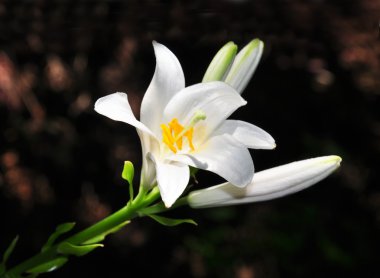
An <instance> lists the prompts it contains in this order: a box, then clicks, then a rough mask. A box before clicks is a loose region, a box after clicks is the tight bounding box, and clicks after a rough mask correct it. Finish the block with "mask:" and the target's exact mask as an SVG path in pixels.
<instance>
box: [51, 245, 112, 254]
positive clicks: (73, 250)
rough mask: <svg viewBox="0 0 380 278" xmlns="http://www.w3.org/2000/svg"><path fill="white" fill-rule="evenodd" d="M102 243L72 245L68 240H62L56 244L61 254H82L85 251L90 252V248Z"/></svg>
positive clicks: (85, 252) (92, 248)
mask: <svg viewBox="0 0 380 278" xmlns="http://www.w3.org/2000/svg"><path fill="white" fill-rule="evenodd" d="M103 246H104V245H103V244H89V245H82V246H79V245H73V244H71V243H68V242H63V243H61V244H60V245H58V248H57V251H58V252H59V253H61V254H65V255H74V256H78V257H79V256H83V255H86V254H87V253H90V252H91V251H92V250H94V249H96V248H98V247H103Z"/></svg>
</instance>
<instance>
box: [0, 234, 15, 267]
mask: <svg viewBox="0 0 380 278" xmlns="http://www.w3.org/2000/svg"><path fill="white" fill-rule="evenodd" d="M18 238H19V237H18V235H17V236H16V237H15V238H14V239H13V240H12V242H11V244H9V246H8V248H7V250H5V252H4V255H3V261H2V264H4V265H5V264H6V263H7V261H8V259H9V256H10V255H11V254H12V252H13V250H14V249H15V247H16V244H17V241H18Z"/></svg>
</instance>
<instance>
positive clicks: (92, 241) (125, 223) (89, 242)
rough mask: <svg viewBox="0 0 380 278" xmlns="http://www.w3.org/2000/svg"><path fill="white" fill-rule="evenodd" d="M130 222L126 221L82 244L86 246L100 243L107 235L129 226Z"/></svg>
mask: <svg viewBox="0 0 380 278" xmlns="http://www.w3.org/2000/svg"><path fill="white" fill-rule="evenodd" d="M130 222H131V221H130V220H127V221H125V222H123V223H121V224H120V225H118V226H116V227H114V228H112V229H110V230H108V231H107V232H104V233H102V234H100V235H98V236H96V237H93V238H91V239H89V240H87V241H85V242H84V243H83V244H84V245H87V244H94V243H99V242H102V241H103V240H104V238H105V237H106V236H108V235H109V234H113V233H116V232H117V231H119V230H120V229H122V228H123V227H124V226H125V225H127V224H129V223H130Z"/></svg>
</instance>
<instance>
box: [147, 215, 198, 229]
mask: <svg viewBox="0 0 380 278" xmlns="http://www.w3.org/2000/svg"><path fill="white" fill-rule="evenodd" d="M148 216H149V217H150V218H152V219H153V220H156V221H157V222H158V223H160V224H161V225H164V226H169V227H173V226H177V225H180V224H183V223H189V224H193V225H195V226H197V225H198V224H197V223H196V222H195V221H194V220H193V219H173V218H167V217H163V216H158V215H155V214H148Z"/></svg>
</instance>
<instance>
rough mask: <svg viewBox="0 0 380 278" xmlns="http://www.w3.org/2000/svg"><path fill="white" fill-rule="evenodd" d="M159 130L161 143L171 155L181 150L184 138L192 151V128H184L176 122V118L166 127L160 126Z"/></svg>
mask: <svg viewBox="0 0 380 278" xmlns="http://www.w3.org/2000/svg"><path fill="white" fill-rule="evenodd" d="M161 129H162V141H163V142H164V143H165V145H166V146H168V148H169V149H170V150H171V151H172V152H173V153H177V152H178V151H180V150H182V147H183V143H184V140H183V139H184V137H185V138H186V139H187V143H188V145H189V147H190V149H191V150H192V151H194V145H193V133H194V127H193V126H189V127H188V128H185V127H184V126H182V125H181V124H180V123H179V122H178V120H177V119H176V118H174V119H172V120H171V121H170V122H169V123H168V124H167V125H165V124H161Z"/></svg>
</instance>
